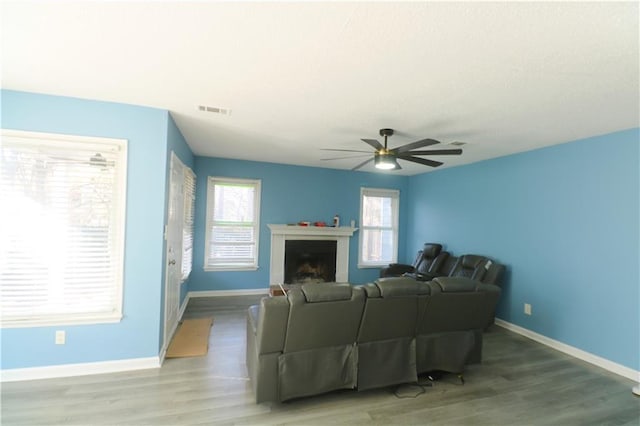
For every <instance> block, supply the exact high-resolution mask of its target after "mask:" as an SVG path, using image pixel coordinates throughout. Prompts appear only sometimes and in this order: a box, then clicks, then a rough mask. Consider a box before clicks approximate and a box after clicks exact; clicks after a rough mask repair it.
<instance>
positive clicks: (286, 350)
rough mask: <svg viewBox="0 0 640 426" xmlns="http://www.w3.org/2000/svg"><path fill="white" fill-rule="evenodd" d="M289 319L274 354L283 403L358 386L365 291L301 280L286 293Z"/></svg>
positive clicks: (279, 392) (346, 285) (279, 394)
mask: <svg viewBox="0 0 640 426" xmlns="http://www.w3.org/2000/svg"><path fill="white" fill-rule="evenodd" d="M287 299H288V300H289V304H290V308H289V319H288V321H287V326H286V337H285V341H284V346H283V349H282V354H281V355H280V356H279V357H278V399H279V400H280V401H286V400H288V399H292V398H299V397H302V396H308V395H317V394H320V393H324V392H329V391H332V390H337V389H353V388H355V387H356V384H357V381H356V380H357V369H358V367H357V362H358V354H357V349H356V347H355V345H354V343H355V341H356V336H357V334H358V329H359V326H360V320H361V318H362V311H363V309H364V304H365V294H364V291H363V290H362V289H361V288H357V287H351V285H350V284H346V283H345V284H326V283H323V284H304V285H302V286H301V287H300V288H292V289H291V290H289V292H288V294H287Z"/></svg>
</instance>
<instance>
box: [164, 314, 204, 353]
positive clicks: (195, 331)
mask: <svg viewBox="0 0 640 426" xmlns="http://www.w3.org/2000/svg"><path fill="white" fill-rule="evenodd" d="M211 324H213V318H211V317H209V318H194V319H187V320H184V321H183V322H182V324H180V326H179V327H178V330H177V331H176V333H175V334H174V335H173V339H172V340H171V344H169V348H168V349H167V355H166V357H167V358H182V357H190V356H202V355H206V354H207V350H208V349H209V330H210V329H211Z"/></svg>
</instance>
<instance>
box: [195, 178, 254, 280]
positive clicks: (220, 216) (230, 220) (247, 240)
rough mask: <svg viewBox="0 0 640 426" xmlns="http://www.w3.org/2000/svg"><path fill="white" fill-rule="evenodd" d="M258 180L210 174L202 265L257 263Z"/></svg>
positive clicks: (241, 267)
mask: <svg viewBox="0 0 640 426" xmlns="http://www.w3.org/2000/svg"><path fill="white" fill-rule="evenodd" d="M259 230H260V181H259V180H249V179H232V178H223V177H211V176H210V177H209V179H208V185H207V235H206V246H205V259H204V269H205V270H207V271H216V270H246V269H257V267H258V235H259Z"/></svg>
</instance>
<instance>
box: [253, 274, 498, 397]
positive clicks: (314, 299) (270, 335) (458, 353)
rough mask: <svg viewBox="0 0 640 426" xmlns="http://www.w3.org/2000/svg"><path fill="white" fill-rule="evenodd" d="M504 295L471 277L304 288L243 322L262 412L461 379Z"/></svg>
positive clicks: (269, 300) (268, 302) (267, 302)
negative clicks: (426, 376) (336, 395)
mask: <svg viewBox="0 0 640 426" xmlns="http://www.w3.org/2000/svg"><path fill="white" fill-rule="evenodd" d="M499 296H500V288H499V287H497V286H495V285H492V284H484V283H481V282H479V281H475V280H472V279H470V278H466V277H441V278H436V279H434V280H433V281H429V282H424V281H419V280H416V279H413V278H411V277H393V278H381V279H379V280H377V281H376V282H374V283H372V284H366V285H364V286H351V285H349V284H336V283H321V284H304V285H301V286H299V287H295V288H292V289H290V290H289V292H288V293H287V295H286V296H276V297H265V298H263V299H262V300H261V301H260V304H259V305H256V306H252V307H251V308H249V311H248V315H247V359H246V363H247V369H248V372H249V377H250V379H251V384H252V387H253V390H254V393H255V397H256V402H257V403H260V402H266V401H286V400H289V399H293V398H299V397H305V396H310V395H317V394H321V393H325V392H330V391H333V390H338V389H358V390H365V389H372V388H378V387H383V386H389V385H394V384H400V383H408V382H415V381H416V380H417V376H418V374H420V373H423V372H427V371H433V370H444V371H450V372H456V373H461V372H462V371H463V369H464V366H465V365H468V364H473V363H479V362H480V361H481V358H482V332H483V329H484V328H485V326H486V324H487V323H488V322H490V319H491V318H492V316H493V312H494V309H495V306H496V304H497V302H498V298H499Z"/></svg>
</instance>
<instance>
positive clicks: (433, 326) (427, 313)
mask: <svg viewBox="0 0 640 426" xmlns="http://www.w3.org/2000/svg"><path fill="white" fill-rule="evenodd" d="M427 285H429V286H430V287H431V295H430V296H429V297H428V298H427V303H426V304H425V306H424V309H423V311H422V312H421V313H420V316H419V319H418V326H417V334H418V335H421V334H431V333H439V332H450V331H461V330H481V329H484V327H485V326H486V324H487V321H489V319H490V318H491V316H492V315H493V312H494V309H495V306H496V305H497V303H498V298H499V296H500V289H499V288H498V287H497V286H494V285H491V284H482V283H480V282H479V281H475V280H471V279H469V278H466V277H440V278H435V279H434V280H433V281H431V282H429V283H427Z"/></svg>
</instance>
